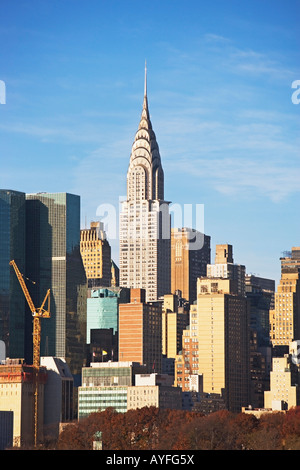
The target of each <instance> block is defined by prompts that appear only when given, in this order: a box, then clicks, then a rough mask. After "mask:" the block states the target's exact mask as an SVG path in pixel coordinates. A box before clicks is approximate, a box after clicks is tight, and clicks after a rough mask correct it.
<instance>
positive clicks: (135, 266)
mask: <svg viewBox="0 0 300 470" xmlns="http://www.w3.org/2000/svg"><path fill="white" fill-rule="evenodd" d="M170 237H171V235H170V214H169V203H168V202H166V201H165V200H164V172H163V168H162V164H161V158H160V153H159V147H158V144H157V141H156V136H155V133H154V131H153V129H152V124H151V120H150V113H149V108H148V97H147V64H146V63H145V82H144V100H143V109H142V115H141V119H140V122H139V126H138V130H137V132H136V134H135V138H134V142H133V145H132V149H131V155H130V161H129V167H128V171H127V200H126V201H124V202H123V203H122V211H121V214H120V286H122V287H131V288H143V289H145V290H146V298H147V300H148V301H149V300H151V301H154V300H157V299H158V298H159V297H160V296H162V295H164V294H167V293H169V291H170V256H171V251H170V249H171V247H170Z"/></svg>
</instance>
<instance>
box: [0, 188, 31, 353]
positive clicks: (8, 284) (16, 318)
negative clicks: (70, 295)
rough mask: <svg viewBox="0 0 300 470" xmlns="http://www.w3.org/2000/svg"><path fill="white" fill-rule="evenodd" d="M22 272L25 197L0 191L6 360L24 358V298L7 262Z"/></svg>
mask: <svg viewBox="0 0 300 470" xmlns="http://www.w3.org/2000/svg"><path fill="white" fill-rule="evenodd" d="M12 259H14V260H15V261H16V263H17V265H18V267H19V270H20V271H21V272H22V273H24V270H25V194H24V193H22V192H19V191H11V190H5V189H1V190H0V340H2V341H4V343H5V346H6V356H9V357H11V358H22V357H24V341H25V339H24V331H25V316H24V311H25V302H26V300H25V297H24V294H23V292H22V289H21V287H20V284H19V281H18V279H17V276H16V274H15V272H14V270H13V268H12V267H11V266H10V265H9V262H10V261H11V260H12Z"/></svg>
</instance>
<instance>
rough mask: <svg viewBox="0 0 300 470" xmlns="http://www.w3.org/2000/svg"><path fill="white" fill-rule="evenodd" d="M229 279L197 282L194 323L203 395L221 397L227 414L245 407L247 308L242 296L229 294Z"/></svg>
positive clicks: (248, 388) (247, 363)
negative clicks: (209, 394) (217, 395)
mask: <svg viewBox="0 0 300 470" xmlns="http://www.w3.org/2000/svg"><path fill="white" fill-rule="evenodd" d="M231 283H232V281H231V280H230V279H221V278H219V279H218V278H212V279H210V278H202V279H198V299H197V321H198V324H197V325H195V326H196V328H197V329H196V330H193V331H192V335H195V336H197V337H198V341H199V373H201V374H203V392H204V393H218V394H220V395H223V396H224V399H225V402H226V406H227V408H228V409H229V410H230V411H233V412H239V411H241V408H242V406H247V404H248V403H249V398H250V396H249V391H250V371H249V366H250V351H249V308H248V302H247V299H246V297H245V296H240V295H237V294H233V293H232V290H231Z"/></svg>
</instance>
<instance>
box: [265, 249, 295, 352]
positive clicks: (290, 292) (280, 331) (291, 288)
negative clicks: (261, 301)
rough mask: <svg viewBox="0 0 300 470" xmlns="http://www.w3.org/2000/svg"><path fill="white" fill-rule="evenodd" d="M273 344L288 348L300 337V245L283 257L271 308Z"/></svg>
mask: <svg viewBox="0 0 300 470" xmlns="http://www.w3.org/2000/svg"><path fill="white" fill-rule="evenodd" d="M270 335H271V342H272V346H273V347H275V348H277V349H278V348H285V349H287V348H288V346H289V343H290V342H292V341H293V340H299V339H300V247H293V248H292V252H291V253H290V254H289V255H288V256H286V257H284V258H281V279H280V282H279V285H278V287H277V292H276V293H275V307H274V309H273V310H270Z"/></svg>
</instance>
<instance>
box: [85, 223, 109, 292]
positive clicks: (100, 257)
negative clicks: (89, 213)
mask: <svg viewBox="0 0 300 470" xmlns="http://www.w3.org/2000/svg"><path fill="white" fill-rule="evenodd" d="M80 253H81V257H82V261H83V265H84V269H85V273H86V277H87V280H88V286H89V287H97V286H105V287H110V285H111V276H112V264H111V247H110V244H109V243H108V241H107V239H106V235H105V232H104V230H103V224H102V223H101V222H91V227H90V228H89V229H83V230H81V231H80Z"/></svg>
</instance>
